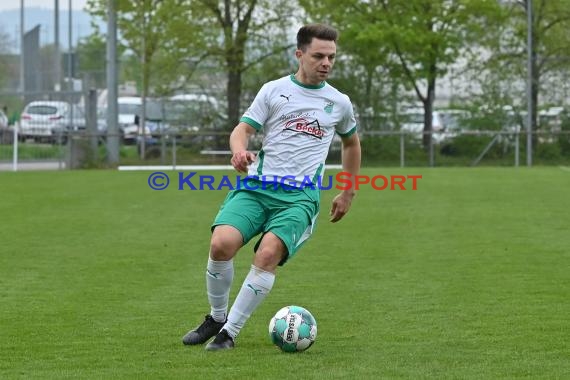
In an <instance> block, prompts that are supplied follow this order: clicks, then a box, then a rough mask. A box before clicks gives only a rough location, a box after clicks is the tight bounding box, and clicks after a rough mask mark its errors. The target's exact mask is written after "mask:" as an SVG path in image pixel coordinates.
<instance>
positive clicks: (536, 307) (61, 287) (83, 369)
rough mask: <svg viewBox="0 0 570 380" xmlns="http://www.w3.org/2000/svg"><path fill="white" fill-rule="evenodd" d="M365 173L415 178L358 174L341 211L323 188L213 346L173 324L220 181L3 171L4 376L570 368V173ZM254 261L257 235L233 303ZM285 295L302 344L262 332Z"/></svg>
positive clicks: (199, 257) (397, 373)
mask: <svg viewBox="0 0 570 380" xmlns="http://www.w3.org/2000/svg"><path fill="white" fill-rule="evenodd" d="M167 173H168V174H169V175H170V176H171V180H172V181H174V180H175V179H176V175H175V174H176V173H175V172H167ZM363 173H364V174H368V175H376V174H384V175H389V174H404V175H406V174H421V175H423V178H422V179H421V180H419V181H418V189H417V190H416V191H412V190H406V191H401V190H395V191H375V190H373V189H372V188H371V187H364V188H363V189H362V190H361V191H360V192H359V194H358V196H357V198H356V199H355V201H354V203H353V207H352V209H351V211H350V213H349V214H348V215H347V216H346V217H345V219H344V220H342V221H341V222H339V223H338V224H331V223H329V222H328V210H329V208H330V201H331V199H332V197H333V196H334V195H335V194H336V193H337V192H336V191H323V202H322V205H321V207H322V210H321V215H320V217H319V225H318V227H317V231H316V234H315V235H314V237H313V238H312V239H311V240H310V241H309V242H308V243H307V244H306V245H305V246H304V247H303V248H302V250H301V251H300V252H299V254H298V255H297V257H295V258H294V259H293V260H292V261H291V262H289V263H288V264H287V265H286V266H285V267H284V268H281V269H280V270H279V272H278V276H277V280H276V283H275V286H274V288H273V291H272V292H271V294H270V295H269V296H268V298H267V299H266V300H265V302H264V303H263V304H262V305H261V306H260V308H259V309H258V310H257V311H256V313H255V314H254V315H253V316H252V318H251V319H250V320H249V321H248V323H247V324H246V326H245V328H244V329H243V330H242V333H241V334H240V336H239V337H238V340H237V341H236V349H235V350H233V351H230V352H215V353H212V352H206V351H204V349H203V347H201V346H200V347H185V346H183V345H182V343H181V337H182V335H183V334H184V333H186V331H187V330H189V329H191V328H193V327H194V326H195V325H196V324H198V323H199V322H201V320H202V319H203V317H204V315H205V314H206V313H207V312H208V305H207V299H206V295H205V265H206V259H207V252H208V244H209V236H210V234H209V226H210V223H211V221H212V219H213V218H214V216H215V214H216V212H217V210H218V207H219V205H220V203H221V201H222V200H223V198H224V196H225V193H226V190H222V191H210V190H206V191H190V190H188V189H186V190H183V191H179V190H177V189H176V186H175V185H174V184H173V183H171V186H170V187H169V188H168V189H166V190H163V191H153V190H150V188H149V186H148V184H147V179H148V176H149V174H150V172H115V171H63V172H22V173H0V220H1V222H0V226H1V228H0V236H1V239H0V240H1V248H0V289H1V291H0V358H1V359H0V378H3V379H18V378H22V379H24V378H25V379H28V378H41V379H64V378H73V379H77V378H85V379H98V378H116V379H130V378H137V379H138V378H148V379H171V378H176V379H182V378H187V379H381V378H402V379H403V378H407V379H419V378H437V379H447V378H449V379H451V378H453V379H497V378H529V379H537V378H541V379H542V378H543V379H559V378H560V379H561V378H569V377H570V360H569V358H570V343H569V341H570V333H569V331H570V322H569V321H570V319H569V316H570V274H569V273H570V196H569V192H568V191H569V189H570V172H568V171H564V170H561V169H558V168H532V169H527V168H519V169H513V168H500V169H493V168H481V169H479V168H477V169H473V168H457V169H426V168H422V169H412V168H406V169H397V168H391V169H382V168H377V169H366V170H364V171H363ZM200 174H214V175H216V176H220V175H221V174H222V173H200ZM226 174H229V173H226ZM251 258H252V244H249V245H248V246H247V247H245V248H244V249H243V250H242V251H241V252H240V254H239V255H238V256H237V258H236V259H235V265H236V276H235V281H234V286H233V290H232V300H233V297H235V295H236V292H237V289H238V288H239V286H240V285H241V282H242V281H243V278H244V276H245V274H246V272H247V270H248V268H249V266H250V264H251ZM289 304H298V305H301V306H304V307H306V308H308V309H309V310H310V311H311V312H312V313H313V315H314V316H315V318H316V319H317V322H318V337H317V341H316V343H315V345H314V346H313V347H311V348H310V349H309V350H308V351H306V352H304V353H301V354H284V353H281V352H280V351H279V350H278V349H277V348H276V347H274V346H272V345H271V343H270V341H269V338H268V333H267V326H268V323H269V319H270V318H271V316H272V315H273V314H274V313H275V312H276V311H277V310H278V309H279V308H281V307H282V306H285V305H289Z"/></svg>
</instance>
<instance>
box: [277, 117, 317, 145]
mask: <svg viewBox="0 0 570 380" xmlns="http://www.w3.org/2000/svg"><path fill="white" fill-rule="evenodd" d="M284 129H285V130H288V131H295V132H299V133H303V134H306V135H309V136H312V137H315V138H317V139H319V140H322V138H323V137H324V135H325V131H324V130H323V129H321V125H320V124H319V120H317V119H315V120H313V121H309V120H307V119H305V118H303V117H300V118H296V119H292V120H289V121H287V122H286V123H285V128H284Z"/></svg>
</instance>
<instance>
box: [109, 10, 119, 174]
mask: <svg viewBox="0 0 570 380" xmlns="http://www.w3.org/2000/svg"><path fill="white" fill-rule="evenodd" d="M117 75H118V74H117V13H116V1H115V0H107V151H108V154H107V160H108V164H109V165H111V166H115V165H117V164H118V163H119V126H118V118H117V111H118V110H117V108H118V104H117V94H118V90H119V89H118V85H117V82H118V78H117Z"/></svg>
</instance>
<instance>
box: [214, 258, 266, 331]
mask: <svg viewBox="0 0 570 380" xmlns="http://www.w3.org/2000/svg"><path fill="white" fill-rule="evenodd" d="M274 282H275V275H274V274H273V273H271V272H266V271H264V270H262V269H259V268H257V267H256V266H254V265H252V266H251V269H250V271H249V273H248V275H247V277H246V278H245V281H244V282H243V285H242V286H241V289H240V291H239V293H238V295H237V297H236V300H235V302H234V304H233V305H232V308H231V309H230V314H229V315H228V321H227V322H226V324H225V325H224V327H223V328H224V329H225V330H226V331H227V332H228V334H229V335H230V336H231V337H232V338H234V339H235V338H236V336H237V335H238V334H239V332H240V330H241V329H242V328H243V326H244V325H245V322H246V321H247V320H248V319H249V317H250V316H251V313H253V311H254V310H255V309H256V308H257V306H259V304H260V303H261V301H263V300H264V299H265V297H266V296H267V294H269V292H270V291H271V288H272V287H273V283H274Z"/></svg>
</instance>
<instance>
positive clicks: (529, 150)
mask: <svg viewBox="0 0 570 380" xmlns="http://www.w3.org/2000/svg"><path fill="white" fill-rule="evenodd" d="M526 13H527V54H528V62H527V65H528V69H527V74H528V78H527V86H526V87H527V94H526V95H527V108H528V109H527V118H528V121H527V126H526V164H527V166H532V121H533V117H532V116H533V115H532V106H533V104H532V103H533V102H532V88H533V59H532V50H533V46H532V43H533V38H532V34H533V31H532V27H533V25H532V0H526Z"/></svg>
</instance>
